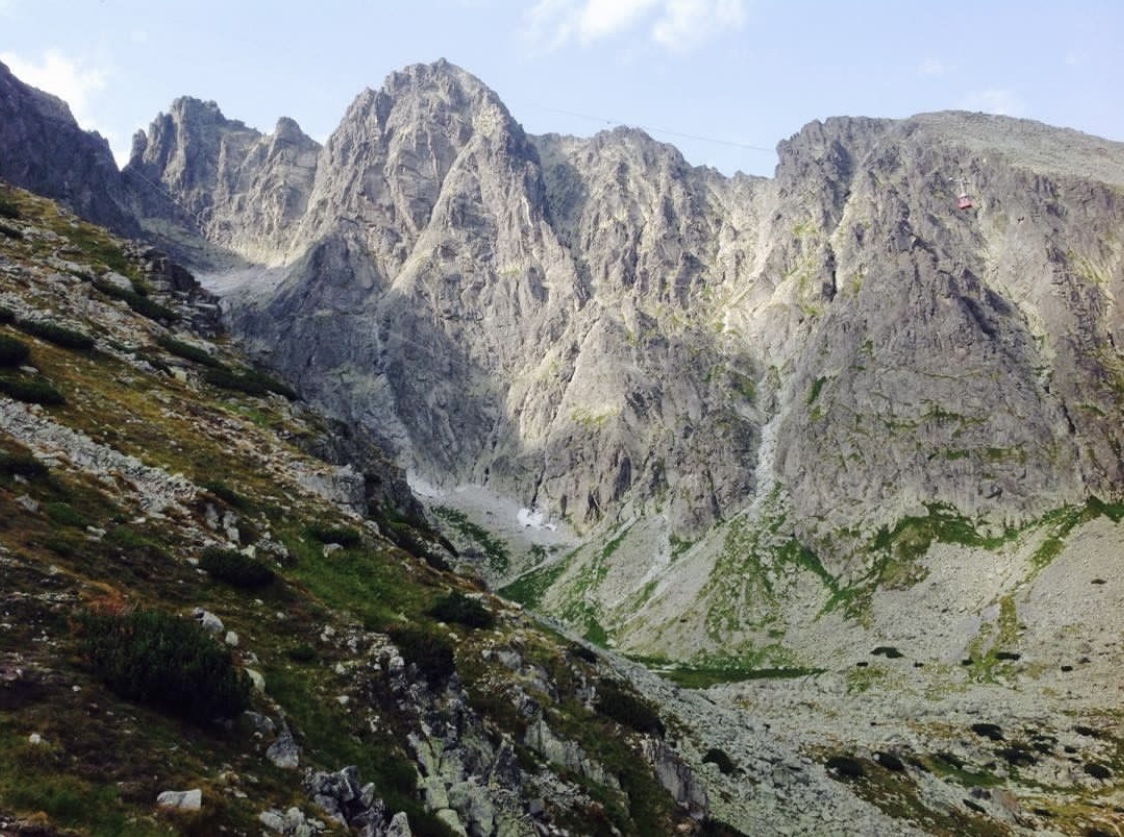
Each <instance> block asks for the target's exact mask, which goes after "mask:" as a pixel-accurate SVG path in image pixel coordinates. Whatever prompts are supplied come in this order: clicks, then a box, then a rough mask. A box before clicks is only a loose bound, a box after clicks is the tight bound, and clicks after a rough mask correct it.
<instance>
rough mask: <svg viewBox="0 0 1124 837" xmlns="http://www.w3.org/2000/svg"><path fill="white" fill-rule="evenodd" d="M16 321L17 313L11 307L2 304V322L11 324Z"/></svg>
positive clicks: (0, 307)
mask: <svg viewBox="0 0 1124 837" xmlns="http://www.w3.org/2000/svg"><path fill="white" fill-rule="evenodd" d="M15 321H16V315H15V313H14V312H13V311H12V310H11V309H10V308H5V307H3V306H2V305H0V324H3V325H11V324H12V323H14V322H15Z"/></svg>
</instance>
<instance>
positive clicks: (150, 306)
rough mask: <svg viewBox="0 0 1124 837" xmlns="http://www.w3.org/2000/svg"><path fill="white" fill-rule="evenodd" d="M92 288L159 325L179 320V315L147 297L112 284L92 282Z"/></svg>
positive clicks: (99, 281)
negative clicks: (120, 301) (122, 302)
mask: <svg viewBox="0 0 1124 837" xmlns="http://www.w3.org/2000/svg"><path fill="white" fill-rule="evenodd" d="M94 287H95V288H97V289H98V290H99V291H101V292H102V293H103V294H105V295H106V296H108V297H112V298H113V299H120V300H123V301H124V303H125V304H126V305H128V306H129V307H130V308H131V309H132V310H134V311H136V312H137V313H138V314H140V315H141V316H142V317H147V318H148V319H150V320H155V321H157V322H161V323H174V322H176V321H178V320H179V318H180V315H179V314H177V313H176V312H175V311H173V310H172V309H171V308H168V307H167V306H165V305H161V304H160V303H159V302H156V301H155V300H152V299H149V298H148V296H147V295H145V294H142V293H137V292H136V291H135V290H130V289H129V288H121V287H118V286H117V285H114V284H113V283H112V282H106V281H104V280H101V279H95V280H94Z"/></svg>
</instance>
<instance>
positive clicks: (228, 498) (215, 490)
mask: <svg viewBox="0 0 1124 837" xmlns="http://www.w3.org/2000/svg"><path fill="white" fill-rule="evenodd" d="M203 487H204V488H205V489H207V491H209V492H210V493H211V494H213V495H214V496H216V497H218V498H219V499H220V500H222V501H223V502H224V503H226V504H227V505H228V506H230V507H231V508H232V509H238V510H239V511H249V510H250V508H251V507H252V506H253V504H252V503H251V502H250V501H249V500H248V499H247V498H245V497H243V496H242V495H241V494H239V493H238V492H237V491H235V490H234V489H233V488H231V487H230V486H229V485H227V484H226V483H225V482H220V481H217V480H215V481H212V482H205V483H203Z"/></svg>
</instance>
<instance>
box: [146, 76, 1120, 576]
mask: <svg viewBox="0 0 1124 837" xmlns="http://www.w3.org/2000/svg"><path fill="white" fill-rule="evenodd" d="M286 136H287V137H289V138H290V140H291V142H290V141H284V142H283V141H282V137H286ZM778 150H779V156H780V162H779V165H778V168H777V173H776V177H775V178H774V179H773V180H765V179H761V178H749V177H745V176H741V175H738V176H735V177H732V178H726V177H723V176H721V175H719V174H718V173H716V172H714V171H712V170H708V169H696V168H692V167H690V166H689V165H687V164H686V162H685V161H684V160H683V159H682V157H681V156H680V155H679V153H678V152H677V151H676V150H675V149H674V148H672V147H670V146H667V145H663V144H660V143H657V142H654V141H653V140H651V139H650V138H649V137H647V136H646V135H644V134H643V133H642V132H639V131H635V130H629V129H617V130H614V131H611V132H605V133H602V134H599V135H597V136H595V137H593V138H592V139H575V138H571V137H560V136H554V135H548V136H542V137H529V136H528V135H526V134H525V133H524V132H523V130H522V128H521V127H520V126H519V125H518V123H517V122H515V121H514V119H513V118H512V117H511V115H510V114H509V113H508V111H507V109H506V108H505V107H504V106H503V104H502V103H501V102H500V101H499V100H498V98H497V97H496V96H495V94H494V93H492V92H491V91H490V90H488V88H486V87H485V86H484V85H483V84H482V83H480V82H479V81H478V80H477V79H475V78H474V77H472V76H471V75H469V74H467V73H465V72H463V71H462V70H460V69H458V68H456V67H453V66H452V65H449V64H447V63H445V62H438V63H436V64H433V65H424V66H422V65H419V66H415V67H410V68H408V69H406V70H404V71H402V72H400V73H395V74H393V75H392V76H391V77H390V78H389V79H388V80H387V82H386V84H385V86H384V87H383V89H382V90H380V91H378V92H374V91H370V90H368V91H365V92H363V93H362V94H361V95H360V96H359V97H358V98H357V99H356V100H355V102H354V103H353V105H352V106H351V108H350V109H349V111H348V113H347V114H346V116H345V117H344V119H343V121H342V122H341V124H340V126H339V128H338V129H337V130H336V132H335V133H334V134H333V135H332V136H331V137H330V138H329V140H328V141H327V143H326V144H325V146H324V147H323V149H320V150H319V152H318V153H317V149H316V145H315V143H313V142H312V141H311V140H308V139H307V138H305V137H303V135H300V134H299V131H297V130H296V128H295V125H292V124H290V123H288V122H285V121H283V123H282V124H280V125H279V127H278V130H277V131H276V132H275V133H274V134H273V135H271V136H262V135H259V134H257V132H253V131H250V130H249V129H246V128H245V127H244V126H241V123H232V122H229V121H227V120H225V118H223V117H222V116H221V114H219V113H218V111H217V108H214V106H213V105H202V104H200V103H191V102H187V101H186V100H180V102H178V103H177V104H176V105H175V106H173V109H172V112H171V113H170V114H168V115H167V116H162V117H161V118H160V119H158V120H157V122H156V123H154V124H153V127H152V128H151V129H150V131H149V132H148V134H147V135H146V136H145V137H143V138H141V139H139V140H138V143H137V152H136V153H135V154H134V159H133V162H132V163H131V164H130V168H134V169H136V170H137V171H141V170H143V171H144V172H145V177H146V178H150V179H151V180H153V181H154V182H158V183H160V184H162V187H163V188H164V189H166V190H168V191H169V192H170V193H171V194H172V195H173V196H176V201H177V203H178V204H179V205H182V206H186V207H188V208H190V209H191V210H192V211H196V209H197V208H198V210H199V211H205V213H206V214H205V218H206V220H205V222H203V223H201V224H200V227H201V229H202V230H203V232H204V233H205V234H206V235H207V236H208V237H209V238H210V239H211V240H212V241H214V242H217V243H220V244H222V245H224V246H226V247H229V248H231V249H233V250H234V251H235V252H237V253H238V254H239V255H241V256H243V257H245V258H247V259H249V260H251V261H253V262H256V263H258V264H263V265H270V266H272V267H273V268H275V269H274V270H273V271H272V272H271V273H270V275H269V280H268V281H266V280H265V278H262V279H260V280H259V281H252V280H251V281H245V282H243V283H242V284H241V286H240V287H239V289H238V290H237V291H236V292H235V293H233V294H232V295H230V296H229V297H228V304H229V314H230V318H231V321H232V323H233V327H234V329H235V331H236V332H237V333H238V334H240V335H241V336H242V337H243V338H244V339H245V340H246V342H247V344H248V345H249V346H250V347H251V348H252V349H253V350H255V351H256V352H258V353H259V354H260V355H261V356H262V357H264V358H266V359H267V360H268V361H269V362H270V363H271V364H273V365H274V366H276V367H277V368H278V369H279V370H281V371H282V372H284V373H285V374H286V375H288V376H289V377H290V378H291V379H292V380H294V381H295V382H296V383H297V385H298V386H299V387H300V389H301V391H302V392H303V393H304V394H305V395H306V396H308V397H309V398H311V399H313V400H314V401H317V402H319V403H321V404H323V405H324V406H326V407H327V408H329V409H330V410H331V411H332V412H333V413H335V414H336V415H338V416H340V417H341V418H344V419H346V420H348V421H354V422H359V423H362V424H364V425H365V426H367V427H368V428H370V429H371V430H372V431H374V432H375V433H377V434H378V435H379V436H380V437H381V438H383V439H384V440H386V441H387V442H389V443H390V444H391V445H392V447H393V449H394V450H395V452H396V454H397V455H398V456H399V458H400V459H401V461H402V462H403V463H404V464H406V465H408V466H409V467H411V468H413V469H414V470H415V471H417V472H418V473H420V474H422V475H424V476H425V477H427V478H428V479H430V480H432V481H434V482H437V483H439V484H444V485H449V486H451V485H455V484H459V483H467V482H472V483H478V484H485V485H488V486H489V487H491V488H494V489H496V490H497V491H500V492H501V493H505V494H509V495H512V496H515V497H517V498H518V499H520V500H521V501H522V502H524V503H528V504H538V505H539V506H541V507H543V508H545V509H548V510H550V511H553V512H555V513H558V514H562V515H565V516H567V517H569V518H570V519H571V520H572V521H573V522H575V523H578V524H585V525H590V524H593V523H595V522H596V521H599V520H605V519H606V518H608V519H615V518H620V519H626V518H629V517H631V516H632V515H633V514H635V513H638V512H641V511H647V512H659V513H662V514H665V515H667V518H668V520H669V521H670V524H671V526H672V527H673V528H674V529H676V530H677V531H679V532H681V533H697V532H699V531H702V530H703V529H705V528H706V527H707V526H709V525H710V524H712V523H713V522H715V521H716V520H719V519H721V518H726V517H729V516H731V515H732V514H735V513H737V512H738V511H739V510H741V509H744V508H746V507H747V506H749V504H750V503H751V502H752V501H753V499H754V498H755V497H759V496H761V495H762V494H763V493H766V492H779V493H780V494H782V495H784V496H785V498H786V502H787V503H789V506H788V508H789V509H790V511H791V512H792V519H793V520H795V521H798V522H797V523H795V529H796V534H797V535H798V536H799V537H800V538H801V539H802V540H803V541H805V542H807V543H813V544H815V543H819V544H820V546H821V547H823V548H824V549H827V552H826V554H824V555H823V557H824V559H825V561H827V562H828V563H829V564H830V563H831V562H833V561H836V562H844V563H845V562H846V560H847V549H846V548H845V547H827V546H825V544H827V539H828V536H830V535H832V534H833V533H838V532H840V531H843V530H848V531H854V532H863V533H870V532H873V531H875V530H876V529H877V528H878V527H880V526H883V525H890V524H892V523H893V522H894V521H896V520H898V519H900V518H902V517H903V516H906V515H910V514H918V513H919V511H918V510H922V511H923V510H924V508H925V506H926V505H933V504H938V505H947V506H951V507H954V508H955V509H957V510H959V512H961V513H962V514H965V515H968V516H972V517H976V518H979V519H983V520H986V521H990V522H991V523H993V524H995V525H999V524H1002V523H1012V522H1019V521H1025V520H1028V519H1031V518H1033V517H1034V516H1036V515H1039V514H1041V513H1042V512H1043V511H1044V510H1046V509H1048V508H1054V507H1057V506H1058V505H1060V504H1063V503H1066V502H1071V501H1075V500H1078V499H1080V498H1083V497H1085V496H1087V495H1089V494H1092V493H1095V494H1098V495H1101V496H1117V495H1119V494H1120V491H1121V487H1122V480H1121V476H1122V475H1121V473H1120V463H1119V457H1118V455H1117V454H1118V451H1119V449H1120V443H1121V441H1122V440H1121V433H1122V431H1121V429H1120V425H1119V423H1118V422H1116V421H1115V420H1114V419H1113V418H1112V417H1113V416H1115V415H1116V414H1117V411H1118V400H1119V398H1120V397H1121V393H1122V392H1124V389H1122V387H1124V378H1122V377H1121V375H1122V373H1124V362H1122V358H1121V356H1120V354H1119V352H1118V351H1117V349H1116V346H1117V343H1118V338H1119V337H1121V336H1122V335H1120V334H1119V330H1120V314H1119V312H1118V311H1117V308H1116V306H1115V299H1116V297H1117V296H1118V294H1119V293H1120V292H1121V290H1124V289H1122V288H1121V283H1122V282H1124V248H1122V246H1121V244H1120V237H1119V229H1120V225H1121V207H1122V206H1124V203H1122V200H1124V199H1122V193H1124V148H1122V147H1121V146H1120V145H1119V144H1117V143H1110V142H1107V141H1103V140H1098V139H1096V138H1093V137H1088V136H1085V135H1082V134H1078V133H1076V132H1073V131H1065V130H1060V129H1053V128H1048V127H1046V126H1043V125H1039V124H1037V123H1030V122H1024V121H1017V120H1011V119H1006V118H1000V117H986V116H982V115H978V114H964V113H944V114H929V115H923V116H918V117H913V118H911V119H907V120H902V121H888V120H870V119H847V118H841V119H831V120H828V121H826V122H824V123H819V122H816V123H812V124H811V125H809V126H807V127H806V128H805V129H804V130H803V131H801V132H800V133H799V134H797V135H795V136H794V137H792V138H791V139H789V140H787V141H785V142H783V143H781V144H780V146H779V149H778ZM964 189H967V190H968V191H969V192H970V193H971V194H972V195H973V199H974V203H975V206H974V208H973V209H971V210H969V211H960V210H958V209H957V208H956V198H957V195H958V194H959V193H960V192H961V191H962V190H964ZM149 209H150V210H151V211H152V212H153V213H155V210H154V209H152V207H151V206H150V207H149ZM246 275H250V276H252V275H253V272H252V271H250V272H249V273H248V274H246ZM263 277H264V273H263ZM763 439H765V440H767V444H766V443H763V442H762V440H763ZM834 542H835V543H838V541H834ZM832 548H836V550H837V552H836V554H833V553H832V552H831V549H832Z"/></svg>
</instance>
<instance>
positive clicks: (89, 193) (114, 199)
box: [0, 63, 140, 235]
mask: <svg viewBox="0 0 1124 837" xmlns="http://www.w3.org/2000/svg"><path fill="white" fill-rule="evenodd" d="M0 149H3V153H2V154H0V179H3V180H6V181H7V182H8V183H11V184H13V185H15V186H20V187H22V188H24V189H30V190H31V191H33V192H37V193H39V194H41V195H46V196H48V197H51V198H54V199H55V200H57V201H59V202H60V203H62V204H64V205H65V206H68V207H70V208H71V209H72V210H74V211H75V212H77V213H78V214H79V215H81V216H82V217H84V218H87V219H89V220H91V221H93V222H94V223H98V224H102V225H104V226H107V227H110V228H112V229H114V230H116V231H117V232H119V233H123V234H125V235H131V234H135V233H136V232H138V231H139V229H140V228H139V226H138V225H137V222H136V219H135V218H134V217H133V215H132V213H131V212H130V211H129V209H128V200H127V193H126V189H125V187H124V185H123V183H122V182H121V178H120V175H119V173H118V171H117V164H116V163H115V162H114V161H113V154H112V152H111V151H110V150H109V143H108V142H106V141H105V139H104V138H103V137H101V136H100V135H99V134H96V133H91V132H88V131H83V130H82V129H81V128H80V127H79V126H78V123H77V122H76V121H75V120H74V117H73V116H72V115H71V113H70V108H69V107H67V105H66V103H65V102H64V101H62V99H59V98H57V97H55V96H52V95H51V94H49V93H44V92H43V91H42V90H37V89H36V88H34V87H31V86H30V85H27V84H24V83H23V82H22V81H20V80H19V79H18V78H16V77H15V76H14V75H12V73H11V71H10V70H9V69H8V67H7V66H6V65H5V64H3V63H0Z"/></svg>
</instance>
